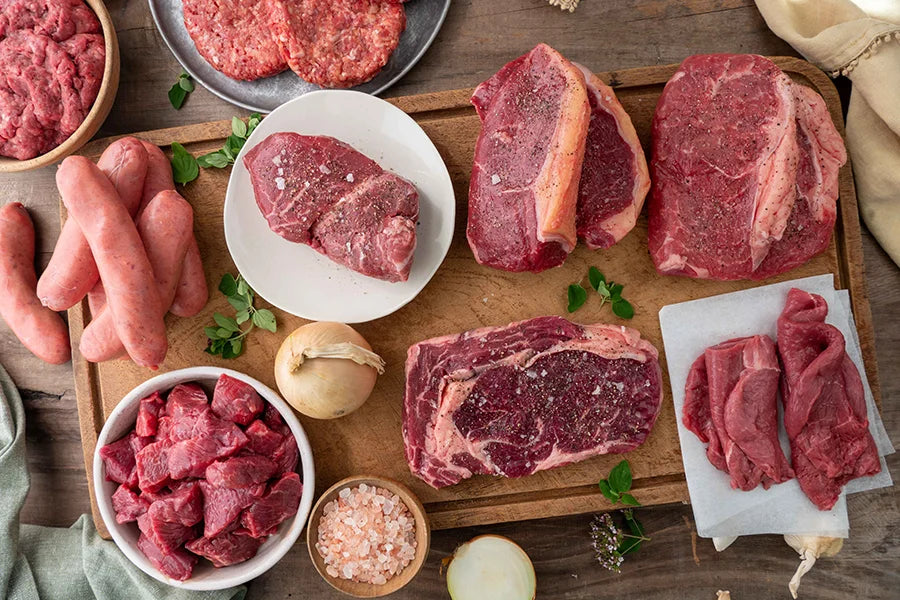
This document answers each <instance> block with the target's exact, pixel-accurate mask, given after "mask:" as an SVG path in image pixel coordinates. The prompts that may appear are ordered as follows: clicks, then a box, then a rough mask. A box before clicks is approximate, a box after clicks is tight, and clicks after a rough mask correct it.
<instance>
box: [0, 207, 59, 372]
mask: <svg viewBox="0 0 900 600" xmlns="http://www.w3.org/2000/svg"><path fill="white" fill-rule="evenodd" d="M36 286H37V275H35V272H34V224H32V222H31V217H29V216H28V211H26V210H25V207H24V206H22V205H21V204H20V203H18V202H10V203H9V204H7V205H5V206H4V207H3V208H0V290H2V291H3V293H2V294H0V317H3V320H4V321H6V324H7V325H9V328H10V329H12V331H13V333H15V334H16V337H17V338H19V340H20V341H21V342H22V344H23V345H24V346H25V347H26V348H28V349H29V350H31V352H33V353H34V355H35V356H37V357H38V358H40V359H41V360H43V361H45V362H48V363H52V364H55V365H58V364H62V363H64V362H67V361H68V360H69V358H70V357H71V350H70V349H69V331H68V330H67V329H66V324H65V323H64V322H63V320H62V318H60V316H59V315H58V314H56V313H55V312H53V311H52V310H50V309H49V308H46V307H45V306H42V305H41V303H40V301H39V300H38V297H37V293H36V292H35V287H36Z"/></svg>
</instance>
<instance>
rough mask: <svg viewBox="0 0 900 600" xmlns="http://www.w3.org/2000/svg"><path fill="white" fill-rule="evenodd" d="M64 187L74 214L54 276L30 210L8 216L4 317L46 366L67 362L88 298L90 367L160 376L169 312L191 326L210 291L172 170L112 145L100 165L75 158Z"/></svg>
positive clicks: (137, 147) (143, 147) (158, 156)
mask: <svg viewBox="0 0 900 600" xmlns="http://www.w3.org/2000/svg"><path fill="white" fill-rule="evenodd" d="M56 185H57V187H58V188H59V192H60V195H61V196H62V201H63V204H64V205H65V207H66V210H67V211H68V219H67V221H66V223H65V225H64V226H63V228H62V232H61V233H60V236H59V240H58V241H57V243H56V248H55V249H54V251H53V256H52V258H51V259H50V263H49V264H48V265H47V269H46V270H45V271H44V273H43V274H42V275H41V278H40V280H37V278H36V276H35V272H34V228H33V226H32V224H31V220H30V219H29V218H28V214H27V213H26V212H25V209H24V207H23V206H22V205H21V204H19V203H11V204H8V205H6V206H4V207H3V209H0V252H2V258H0V263H2V264H0V283H4V282H5V283H6V289H7V290H10V292H8V293H7V295H6V297H4V298H0V315H2V316H3V318H4V320H5V321H6V322H7V323H8V324H9V326H10V328H11V329H12V330H13V332H14V333H15V334H16V335H17V336H18V338H19V339H20V340H21V341H22V343H23V344H24V345H25V346H26V347H27V348H28V349H29V350H31V351H32V352H33V353H34V354H35V355H37V356H38V357H39V358H41V359H43V360H45V361H47V362H51V363H62V362H65V361H67V360H68V359H69V355H70V350H69V340H68V336H67V335H66V329H65V325H64V323H63V322H62V319H61V318H60V317H59V315H58V314H56V312H54V311H61V310H66V309H68V308H70V307H72V306H73V305H75V304H76V303H78V302H80V301H81V300H82V299H84V297H85V296H87V298H88V305H89V308H90V312H91V322H90V324H89V325H88V326H87V327H85V329H84V332H83V334H82V336H81V342H80V344H79V350H80V351H81V354H82V355H83V356H84V357H85V358H86V359H87V360H89V361H91V362H101V361H105V360H111V359H115V358H120V357H124V356H125V355H126V354H127V356H129V357H130V358H131V359H132V360H133V361H134V362H135V363H137V364H139V365H142V366H145V367H150V368H156V367H157V366H158V365H160V364H161V363H162V362H163V360H164V359H165V356H166V352H167V350H168V341H167V339H166V326H165V322H164V317H165V315H166V313H167V312H171V313H172V314H174V315H177V316H180V317H190V316H193V315H195V314H197V313H198V312H200V311H201V310H202V309H203V307H204V306H205V305H206V301H207V299H208V291H207V287H206V278H205V276H204V273H203V263H202V261H201V258H200V250H199V248H198V246H197V241H196V239H195V238H194V232H193V220H194V218H193V210H192V209H191V205H190V204H189V203H188V202H187V201H186V200H185V199H184V198H182V197H181V196H180V195H179V194H178V193H177V192H175V183H174V181H173V179H172V168H171V166H170V164H169V160H168V159H167V158H166V156H165V154H163V152H162V151H161V150H160V149H159V148H157V147H156V146H154V145H152V144H149V143H147V142H142V141H140V140H137V139H135V138H122V139H120V140H117V141H116V142H114V143H113V144H111V145H110V146H109V147H108V148H107V149H106V151H104V152H103V154H102V155H101V156H100V160H99V161H98V162H97V164H96V165H95V164H94V163H92V162H91V161H90V160H88V159H87V158H84V157H82V156H70V157H68V158H66V159H65V160H64V161H63V162H62V164H61V165H60V166H59V170H58V171H57V173H56Z"/></svg>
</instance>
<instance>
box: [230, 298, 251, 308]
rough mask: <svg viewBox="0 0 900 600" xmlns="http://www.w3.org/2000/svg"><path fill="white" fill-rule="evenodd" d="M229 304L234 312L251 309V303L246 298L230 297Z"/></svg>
mask: <svg viewBox="0 0 900 600" xmlns="http://www.w3.org/2000/svg"><path fill="white" fill-rule="evenodd" d="M228 304H230V305H231V307H232V308H233V309H234V310H247V309H249V308H250V302H249V301H248V300H247V299H246V298H240V297H237V296H230V297H229V298H228Z"/></svg>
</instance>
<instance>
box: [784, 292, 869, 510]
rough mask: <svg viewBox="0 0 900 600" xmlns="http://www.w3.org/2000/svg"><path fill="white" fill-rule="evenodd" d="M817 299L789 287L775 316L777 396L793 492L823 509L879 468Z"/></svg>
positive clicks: (862, 410)
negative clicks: (779, 368) (780, 371)
mask: <svg viewBox="0 0 900 600" xmlns="http://www.w3.org/2000/svg"><path fill="white" fill-rule="evenodd" d="M827 314H828V305H827V304H826V303H825V299H824V298H822V297H821V296H818V295H816V294H810V293H808V292H804V291H802V290H798V289H796V288H794V289H792V290H791V291H790V292H788V297H787V303H786V304H785V306H784V311H783V312H782V313H781V316H780V317H779V318H778V352H779V354H780V355H781V362H782V365H783V366H784V377H783V379H782V382H781V396H782V401H783V402H784V427H785V429H786V430H787V434H788V437H789V438H790V440H791V461H792V462H793V465H794V471H796V473H797V480H798V481H799V482H800V487H801V488H802V489H803V491H804V493H805V494H806V495H807V496H808V497H809V499H810V500H811V501H812V502H813V503H814V504H815V505H816V506H818V507H819V509H820V510H830V509H831V507H833V506H834V503H835V502H837V499H838V496H840V493H841V489H842V488H843V487H844V484H846V483H847V482H848V481H850V480H852V479H856V478H857V477H863V476H866V475H874V474H876V473H878V472H879V471H881V465H880V463H879V460H878V450H877V449H876V447H875V441H874V440H873V439H872V435H871V434H870V433H869V419H868V413H867V410H866V400H865V395H864V393H863V385H862V379H860V376H859V371H857V369H856V365H855V364H853V361H852V360H850V357H849V356H847V352H846V350H845V347H844V336H843V335H842V334H841V332H840V331H839V330H838V329H837V328H836V327H834V326H832V325H828V324H826V323H825V317H826V315H827Z"/></svg>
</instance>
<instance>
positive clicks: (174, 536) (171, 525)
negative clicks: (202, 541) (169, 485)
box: [137, 505, 198, 553]
mask: <svg viewBox="0 0 900 600" xmlns="http://www.w3.org/2000/svg"><path fill="white" fill-rule="evenodd" d="M152 508H153V505H150V510H148V511H147V512H146V513H144V514H142V515H141V516H139V517H138V518H137V522H138V529H140V530H141V533H143V534H144V535H145V536H147V537H148V538H150V540H151V541H152V542H153V544H154V545H155V546H156V547H157V548H159V549H160V550H161V551H162V552H163V553H168V552H172V551H173V550H175V549H177V548H178V547H179V546H181V545H182V544H184V543H185V542H187V541H190V540H193V539H196V538H197V537H198V536H197V532H196V531H194V528H193V527H188V526H187V525H182V524H181V523H178V522H173V521H166V520H164V519H161V518H159V516H154V515H153V510H152Z"/></svg>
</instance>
